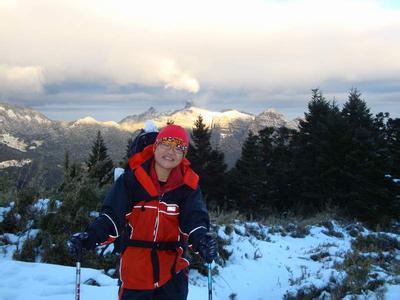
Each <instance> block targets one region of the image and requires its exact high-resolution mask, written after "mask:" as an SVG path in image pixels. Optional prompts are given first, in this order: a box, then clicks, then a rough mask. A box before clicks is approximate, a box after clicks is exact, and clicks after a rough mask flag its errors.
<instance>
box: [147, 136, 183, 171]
mask: <svg viewBox="0 0 400 300" xmlns="http://www.w3.org/2000/svg"><path fill="white" fill-rule="evenodd" d="M183 157H184V151H182V150H181V149H180V148H179V147H177V145H176V144H173V143H168V142H161V143H160V144H158V145H157V147H156V149H155V151H154V159H155V161H156V163H157V164H158V165H159V166H160V167H162V168H163V169H166V170H172V169H173V168H175V167H176V166H178V165H179V164H180V163H181V162H182V159H183Z"/></svg>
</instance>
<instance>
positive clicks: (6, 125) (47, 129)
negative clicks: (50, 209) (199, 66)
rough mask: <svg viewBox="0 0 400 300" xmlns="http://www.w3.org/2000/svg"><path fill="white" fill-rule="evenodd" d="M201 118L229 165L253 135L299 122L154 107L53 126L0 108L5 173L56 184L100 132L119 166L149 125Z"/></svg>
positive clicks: (31, 113) (32, 114) (269, 114)
mask: <svg viewBox="0 0 400 300" xmlns="http://www.w3.org/2000/svg"><path fill="white" fill-rule="evenodd" d="M199 115H201V116H202V117H203V120H204V122H205V124H206V125H207V126H209V128H210V129H211V130H212V135H211V142H212V144H213V146H214V147H218V148H219V149H220V150H221V151H223V152H224V153H225V159H226V162H227V164H228V165H229V166H233V165H234V163H235V161H236V160H237V159H238V158H239V156H240V151H241V147H242V144H243V142H244V140H245V139H246V137H247V134H248V132H249V130H251V131H253V132H258V131H259V130H261V129H262V128H264V127H265V126H273V127H280V126H287V127H290V128H296V127H297V124H298V120H293V121H287V120H286V119H285V117H284V116H283V115H282V114H281V113H279V112H277V111H276V110H274V109H267V110H265V111H263V112H261V113H260V114H258V115H253V114H249V113H245V112H240V111H238V110H235V109H229V110H224V111H221V112H215V111H209V110H207V109H203V108H199V107H196V106H195V105H194V104H193V103H191V102H188V103H186V105H185V107H184V108H182V109H179V110H176V111H173V112H163V113H159V112H157V111H156V109H155V108H153V107H150V108H149V109H148V110H147V111H145V112H143V113H141V114H138V115H130V116H127V117H126V118H124V119H122V120H121V121H120V122H118V123H117V122H114V121H108V122H100V121H97V120H95V119H94V118H92V117H85V118H82V119H79V120H76V121H73V122H62V121H54V120H50V119H48V118H47V117H46V116H44V115H43V114H41V113H39V112H37V111H35V110H33V109H30V108H26V107H20V106H15V105H10V104H0V163H2V164H0V169H1V170H9V169H15V168H12V167H13V166H14V167H15V166H22V165H23V166H24V168H23V169H24V170H23V171H22V170H17V172H23V173H24V174H26V172H28V173H29V174H30V173H33V171H34V170H35V171H38V170H39V169H40V170H41V171H44V173H46V172H47V174H51V176H49V178H50V183H53V182H56V181H57V180H59V178H61V176H62V167H61V166H62V162H63V159H64V155H65V153H66V151H68V152H69V155H70V160H71V161H78V162H84V161H85V160H86V159H87V157H88V155H89V152H90V148H91V145H92V143H93V141H94V139H95V137H96V133H97V131H99V130H100V131H101V133H102V135H103V138H104V141H105V143H106V145H107V147H108V153H109V155H110V156H111V158H112V159H113V161H114V163H115V164H118V162H119V161H120V160H121V159H122V157H123V156H124V155H125V151H126V147H127V141H128V139H129V138H130V137H132V136H135V135H136V132H137V130H139V129H140V128H142V127H143V124H144V122H145V121H146V120H148V119H152V120H154V122H155V123H156V125H157V126H158V127H159V128H161V127H163V126H165V124H166V123H167V122H169V121H173V122H174V123H175V124H179V125H181V126H183V127H185V128H187V129H188V130H191V129H192V128H193V127H194V122H195V121H196V119H197V118H198V116H199Z"/></svg>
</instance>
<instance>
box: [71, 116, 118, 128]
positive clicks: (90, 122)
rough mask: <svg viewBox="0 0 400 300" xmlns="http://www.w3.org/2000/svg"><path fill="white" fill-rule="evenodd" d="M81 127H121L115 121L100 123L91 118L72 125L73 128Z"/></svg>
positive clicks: (77, 121)
mask: <svg viewBox="0 0 400 300" xmlns="http://www.w3.org/2000/svg"><path fill="white" fill-rule="evenodd" d="M79 125H100V126H106V127H117V128H119V127H120V125H119V124H118V123H117V122H114V121H106V122H100V121H97V120H96V119H94V118H92V117H89V116H88V117H85V118H82V119H79V120H76V121H75V122H73V123H72V125H71V127H76V126H79Z"/></svg>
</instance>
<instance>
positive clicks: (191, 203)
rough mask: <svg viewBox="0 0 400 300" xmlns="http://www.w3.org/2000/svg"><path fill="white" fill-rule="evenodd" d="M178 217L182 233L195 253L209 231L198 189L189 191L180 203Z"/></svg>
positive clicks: (206, 213) (208, 221) (207, 216)
mask: <svg viewBox="0 0 400 300" xmlns="http://www.w3.org/2000/svg"><path fill="white" fill-rule="evenodd" d="M179 217H180V227H181V230H182V232H183V233H184V234H186V235H188V238H189V244H192V245H193V248H194V250H195V251H197V244H198V241H199V240H200V239H201V237H203V236H204V234H205V233H206V232H208V231H209V230H210V218H209V215H208V211H207V208H206V205H205V203H204V200H203V196H202V194H201V190H200V188H199V187H198V188H197V189H196V190H190V192H189V193H188V195H187V196H186V197H185V198H184V199H183V201H181V203H180V215H179Z"/></svg>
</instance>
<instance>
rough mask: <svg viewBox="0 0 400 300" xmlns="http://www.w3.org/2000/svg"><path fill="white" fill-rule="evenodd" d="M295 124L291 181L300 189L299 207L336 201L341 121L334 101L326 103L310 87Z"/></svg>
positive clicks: (309, 209) (310, 209)
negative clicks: (302, 113) (305, 105)
mask: <svg viewBox="0 0 400 300" xmlns="http://www.w3.org/2000/svg"><path fill="white" fill-rule="evenodd" d="M299 127H300V128H299V133H298V135H296V136H295V142H294V150H295V156H296V157H295V170H296V176H295V177H294V183H295V185H297V186H298V188H299V192H300V193H299V196H300V199H299V200H300V201H299V204H300V206H301V207H299V208H300V209H302V210H303V211H304V212H315V211H318V210H322V209H324V208H325V207H326V206H328V205H331V204H332V203H333V204H338V202H340V195H341V194H342V192H340V186H341V185H342V184H343V183H342V182H341V177H340V173H341V167H340V166H341V163H342V158H343V155H344V154H343V147H342V146H343V143H344V140H343V137H342V133H343V129H344V122H343V119H342V117H341V114H340V111H339V109H338V107H337V105H336V103H335V102H332V103H329V102H328V101H327V100H326V99H325V98H324V97H323V95H322V93H321V91H320V90H319V89H314V90H312V98H311V101H310V102H309V104H308V112H307V113H305V119H304V120H301V121H300V126H299Z"/></svg>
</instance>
